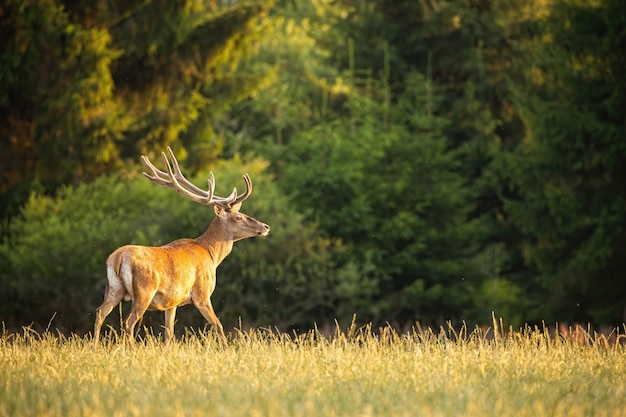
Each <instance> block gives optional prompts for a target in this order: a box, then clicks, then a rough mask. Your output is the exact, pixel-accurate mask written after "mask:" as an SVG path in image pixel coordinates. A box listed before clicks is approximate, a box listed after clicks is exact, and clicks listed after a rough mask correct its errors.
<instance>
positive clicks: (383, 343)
mask: <svg viewBox="0 0 626 417" xmlns="http://www.w3.org/2000/svg"><path fill="white" fill-rule="evenodd" d="M495 324H497V323H495ZM374 330H375V331H374ZM613 336H615V337H613V338H611V339H607V338H605V337H599V336H597V335H592V334H588V333H587V334H586V337H585V338H584V339H583V340H582V341H581V340H576V341H575V340H568V339H564V338H562V337H560V336H551V335H550V334H549V333H548V332H546V331H543V330H542V329H531V328H526V329H523V330H521V331H518V332H506V333H505V332H502V331H501V329H497V331H496V333H495V336H494V337H487V333H485V332H483V331H481V330H478V329H476V330H474V331H471V332H470V331H468V330H467V329H465V328H462V329H460V330H457V331H455V330H453V329H451V328H443V329H441V330H439V331H432V330H430V329H426V330H424V329H421V328H419V327H416V328H414V329H413V330H412V331H411V332H408V333H406V334H399V333H397V332H395V331H394V330H392V329H391V328H382V329H372V328H371V327H369V326H366V327H363V328H356V327H355V326H352V327H351V328H349V329H347V330H346V331H340V330H337V331H336V332H335V333H334V334H332V335H328V336H324V335H322V334H320V332H318V331H314V332H311V333H308V334H305V335H289V334H284V333H280V332H276V331H272V330H250V331H247V332H242V331H239V332H236V333H235V334H234V335H231V337H230V340H229V341H228V342H227V343H221V342H220V340H219V339H218V338H217V337H216V336H215V335H214V334H213V333H212V332H195V333H188V334H186V335H185V336H183V337H181V338H180V339H179V340H178V341H176V342H174V343H171V344H169V345H164V344H163V343H162V342H161V340H160V338H158V337H155V336H151V335H149V336H147V337H145V338H143V339H141V340H139V341H138V343H137V344H135V345H134V346H133V345H129V344H128V343H125V342H124V340H123V338H121V337H119V336H118V335H115V334H109V335H108V336H106V337H105V338H104V340H103V341H102V342H101V343H100V344H99V345H98V346H96V347H94V346H93V344H92V341H91V339H90V338H89V337H85V338H82V337H79V336H69V337H65V336H61V335H57V334H54V333H50V332H46V333H43V334H38V333H35V332H32V331H29V330H28V329H25V331H24V333H23V334H19V335H18V334H8V333H6V332H5V333H4V334H1V335H0V416H20V415H24V416H70V417H71V416H83V415H89V416H148V415H159V416H161V415H165V416H179V415H180V416H326V417H328V416H368V415H373V416H506V415H514V416H532V417H541V416H620V415H626V348H625V346H624V344H623V342H624V340H623V336H620V335H619V334H614V335H613Z"/></svg>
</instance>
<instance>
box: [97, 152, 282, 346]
mask: <svg viewBox="0 0 626 417" xmlns="http://www.w3.org/2000/svg"><path fill="white" fill-rule="evenodd" d="M167 152H168V153H169V156H170V159H171V166H170V162H169V161H168V159H167V156H166V155H165V153H161V155H162V156H163V161H164V162H165V166H166V167H167V172H163V171H160V170H158V169H157V168H156V167H155V166H154V165H152V163H151V162H150V160H148V158H146V157H145V156H142V157H141V161H142V162H143V165H144V166H145V167H146V170H148V171H150V174H147V173H145V172H144V173H143V175H144V176H145V177H146V178H148V179H149V180H150V181H152V182H155V183H157V184H160V185H163V186H165V187H168V188H172V189H174V190H176V191H178V192H179V193H180V194H182V195H183V196H185V197H187V198H189V199H190V200H192V201H195V202H196V203H200V204H204V205H207V206H213V207H214V210H215V215H216V217H215V219H214V220H213V221H212V222H211V224H210V225H209V227H208V228H207V230H206V231H205V232H204V234H202V235H201V236H200V237H197V238H195V239H179V240H175V241H173V242H171V243H168V244H167V245H164V246H160V247H152V246H138V245H126V246H122V247H121V248H118V249H117V250H115V251H114V252H113V253H112V254H111V255H110V256H109V258H108V259H107V282H106V288H105V292H104V302H103V303H102V305H101V306H100V307H98V309H97V310H96V319H95V325H94V343H98V339H99V336H100V328H101V327H102V323H103V322H104V319H105V318H106V317H107V316H108V315H109V313H111V310H113V308H114V307H115V306H116V305H118V304H119V303H120V302H121V301H122V299H124V300H126V301H128V300H132V307H131V310H130V313H129V314H128V317H127V318H126V321H125V323H124V329H125V332H126V333H127V335H128V336H129V338H130V340H131V341H133V340H134V336H133V332H134V328H135V325H136V324H137V322H138V321H139V320H140V319H141V317H142V316H143V315H144V313H145V312H146V310H162V311H164V312H165V341H166V342H168V341H169V340H170V339H171V338H172V337H173V335H174V318H175V316H176V308H177V307H178V306H182V305H185V304H189V303H193V304H194V305H195V306H196V308H197V309H198V310H200V313H202V316H204V318H205V319H206V320H207V321H209V322H210V323H211V324H212V325H213V326H214V327H215V328H216V329H217V331H218V332H219V333H220V335H221V336H222V337H224V329H223V327H222V324H221V323H220V320H219V319H218V318H217V315H216V314H215V311H214V310H213V306H212V305H211V294H212V293H213V290H214V289H215V272H216V269H217V266H218V265H219V264H220V263H221V262H222V261H223V260H224V258H226V256H228V254H229V253H230V252H231V250H232V248H233V242H235V241H237V240H240V239H245V238H247V237H252V236H267V234H268V233H269V230H270V227H269V226H268V225H266V224H265V223H261V222H260V221H258V220H256V219H253V218H252V217H249V216H246V215H245V214H243V213H240V212H239V208H240V207H241V203H242V202H243V201H244V200H245V199H246V198H248V197H249V196H250V193H251V192H252V182H251V181H250V177H249V176H248V174H246V175H244V176H243V179H244V181H245V183H246V191H245V192H244V193H243V194H241V195H237V189H233V192H232V194H231V195H230V196H228V197H218V196H215V195H214V194H213V192H214V190H215V179H214V177H213V173H212V172H211V173H210V174H209V185H208V190H207V191H204V190H202V189H201V188H198V187H196V186H195V185H194V184H192V183H191V182H190V181H189V180H187V179H186V178H185V177H184V176H183V174H182V172H181V170H180V167H179V165H178V161H177V160H176V157H175V156H174V153H173V152H172V150H171V149H170V148H169V147H168V148H167Z"/></svg>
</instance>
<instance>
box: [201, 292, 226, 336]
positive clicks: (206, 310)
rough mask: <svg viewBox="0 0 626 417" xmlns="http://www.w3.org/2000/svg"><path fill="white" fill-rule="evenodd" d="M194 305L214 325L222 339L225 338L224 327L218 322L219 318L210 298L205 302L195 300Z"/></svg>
mask: <svg viewBox="0 0 626 417" xmlns="http://www.w3.org/2000/svg"><path fill="white" fill-rule="evenodd" d="M194 305H195V306H196V308H197V309H198V310H199V311H200V313H201V314H202V316H203V317H204V318H205V319H206V320H207V321H208V322H209V323H211V324H212V325H213V327H215V329H216V330H217V332H218V333H219V334H220V336H221V337H222V339H226V336H225V335H224V328H223V327H222V323H220V319H219V318H218V317H217V315H216V314H215V311H214V310H213V305H211V300H207V301H205V302H200V301H195V300H194Z"/></svg>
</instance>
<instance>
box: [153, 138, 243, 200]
mask: <svg viewBox="0 0 626 417" xmlns="http://www.w3.org/2000/svg"><path fill="white" fill-rule="evenodd" d="M167 153H168V154H169V156H170V159H171V161H172V163H171V165H170V162H169V161H168V159H167V156H166V155H165V152H161V156H162V157H163V162H165V166H166V167H167V172H163V171H161V170H160V169H158V168H156V167H155V166H154V165H153V164H152V162H150V160H149V159H148V158H147V157H146V156H144V155H142V156H141V162H142V163H143V165H144V167H146V169H147V170H148V171H150V172H151V173H152V175H150V174H148V173H145V172H144V173H143V175H144V176H145V177H146V178H148V179H149V180H150V181H152V182H155V183H157V184H160V185H163V186H165V187H168V188H171V189H173V190H176V191H177V192H179V193H180V194H182V195H183V196H185V197H187V198H188V199H190V200H192V201H195V202H196V203H200V204H204V205H207V206H211V205H214V204H219V205H220V206H223V207H228V208H230V207H232V206H233V205H235V204H237V203H240V202H242V201H243V200H245V199H246V198H248V196H250V193H252V181H251V180H250V177H249V176H248V174H245V175H244V176H243V180H244V182H245V183H246V191H245V192H244V193H243V194H241V195H237V189H236V188H233V192H232V193H231V194H230V195H229V196H228V197H218V196H215V195H213V193H214V191H215V177H214V176H213V172H209V180H208V186H209V189H208V191H204V190H203V189H201V188H199V187H197V186H196V185H194V184H193V183H191V181H189V180H188V179H187V178H185V176H184V175H183V173H182V171H181V170H180V166H179V165H178V160H176V157H175V156H174V152H172V149H171V148H170V147H169V146H168V147H167ZM172 167H173V171H172Z"/></svg>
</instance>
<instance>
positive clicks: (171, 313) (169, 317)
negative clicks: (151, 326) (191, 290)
mask: <svg viewBox="0 0 626 417" xmlns="http://www.w3.org/2000/svg"><path fill="white" fill-rule="evenodd" d="M175 318H176V307H174V308H171V309H169V310H165V343H169V341H170V340H171V339H172V337H174V319H175Z"/></svg>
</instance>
